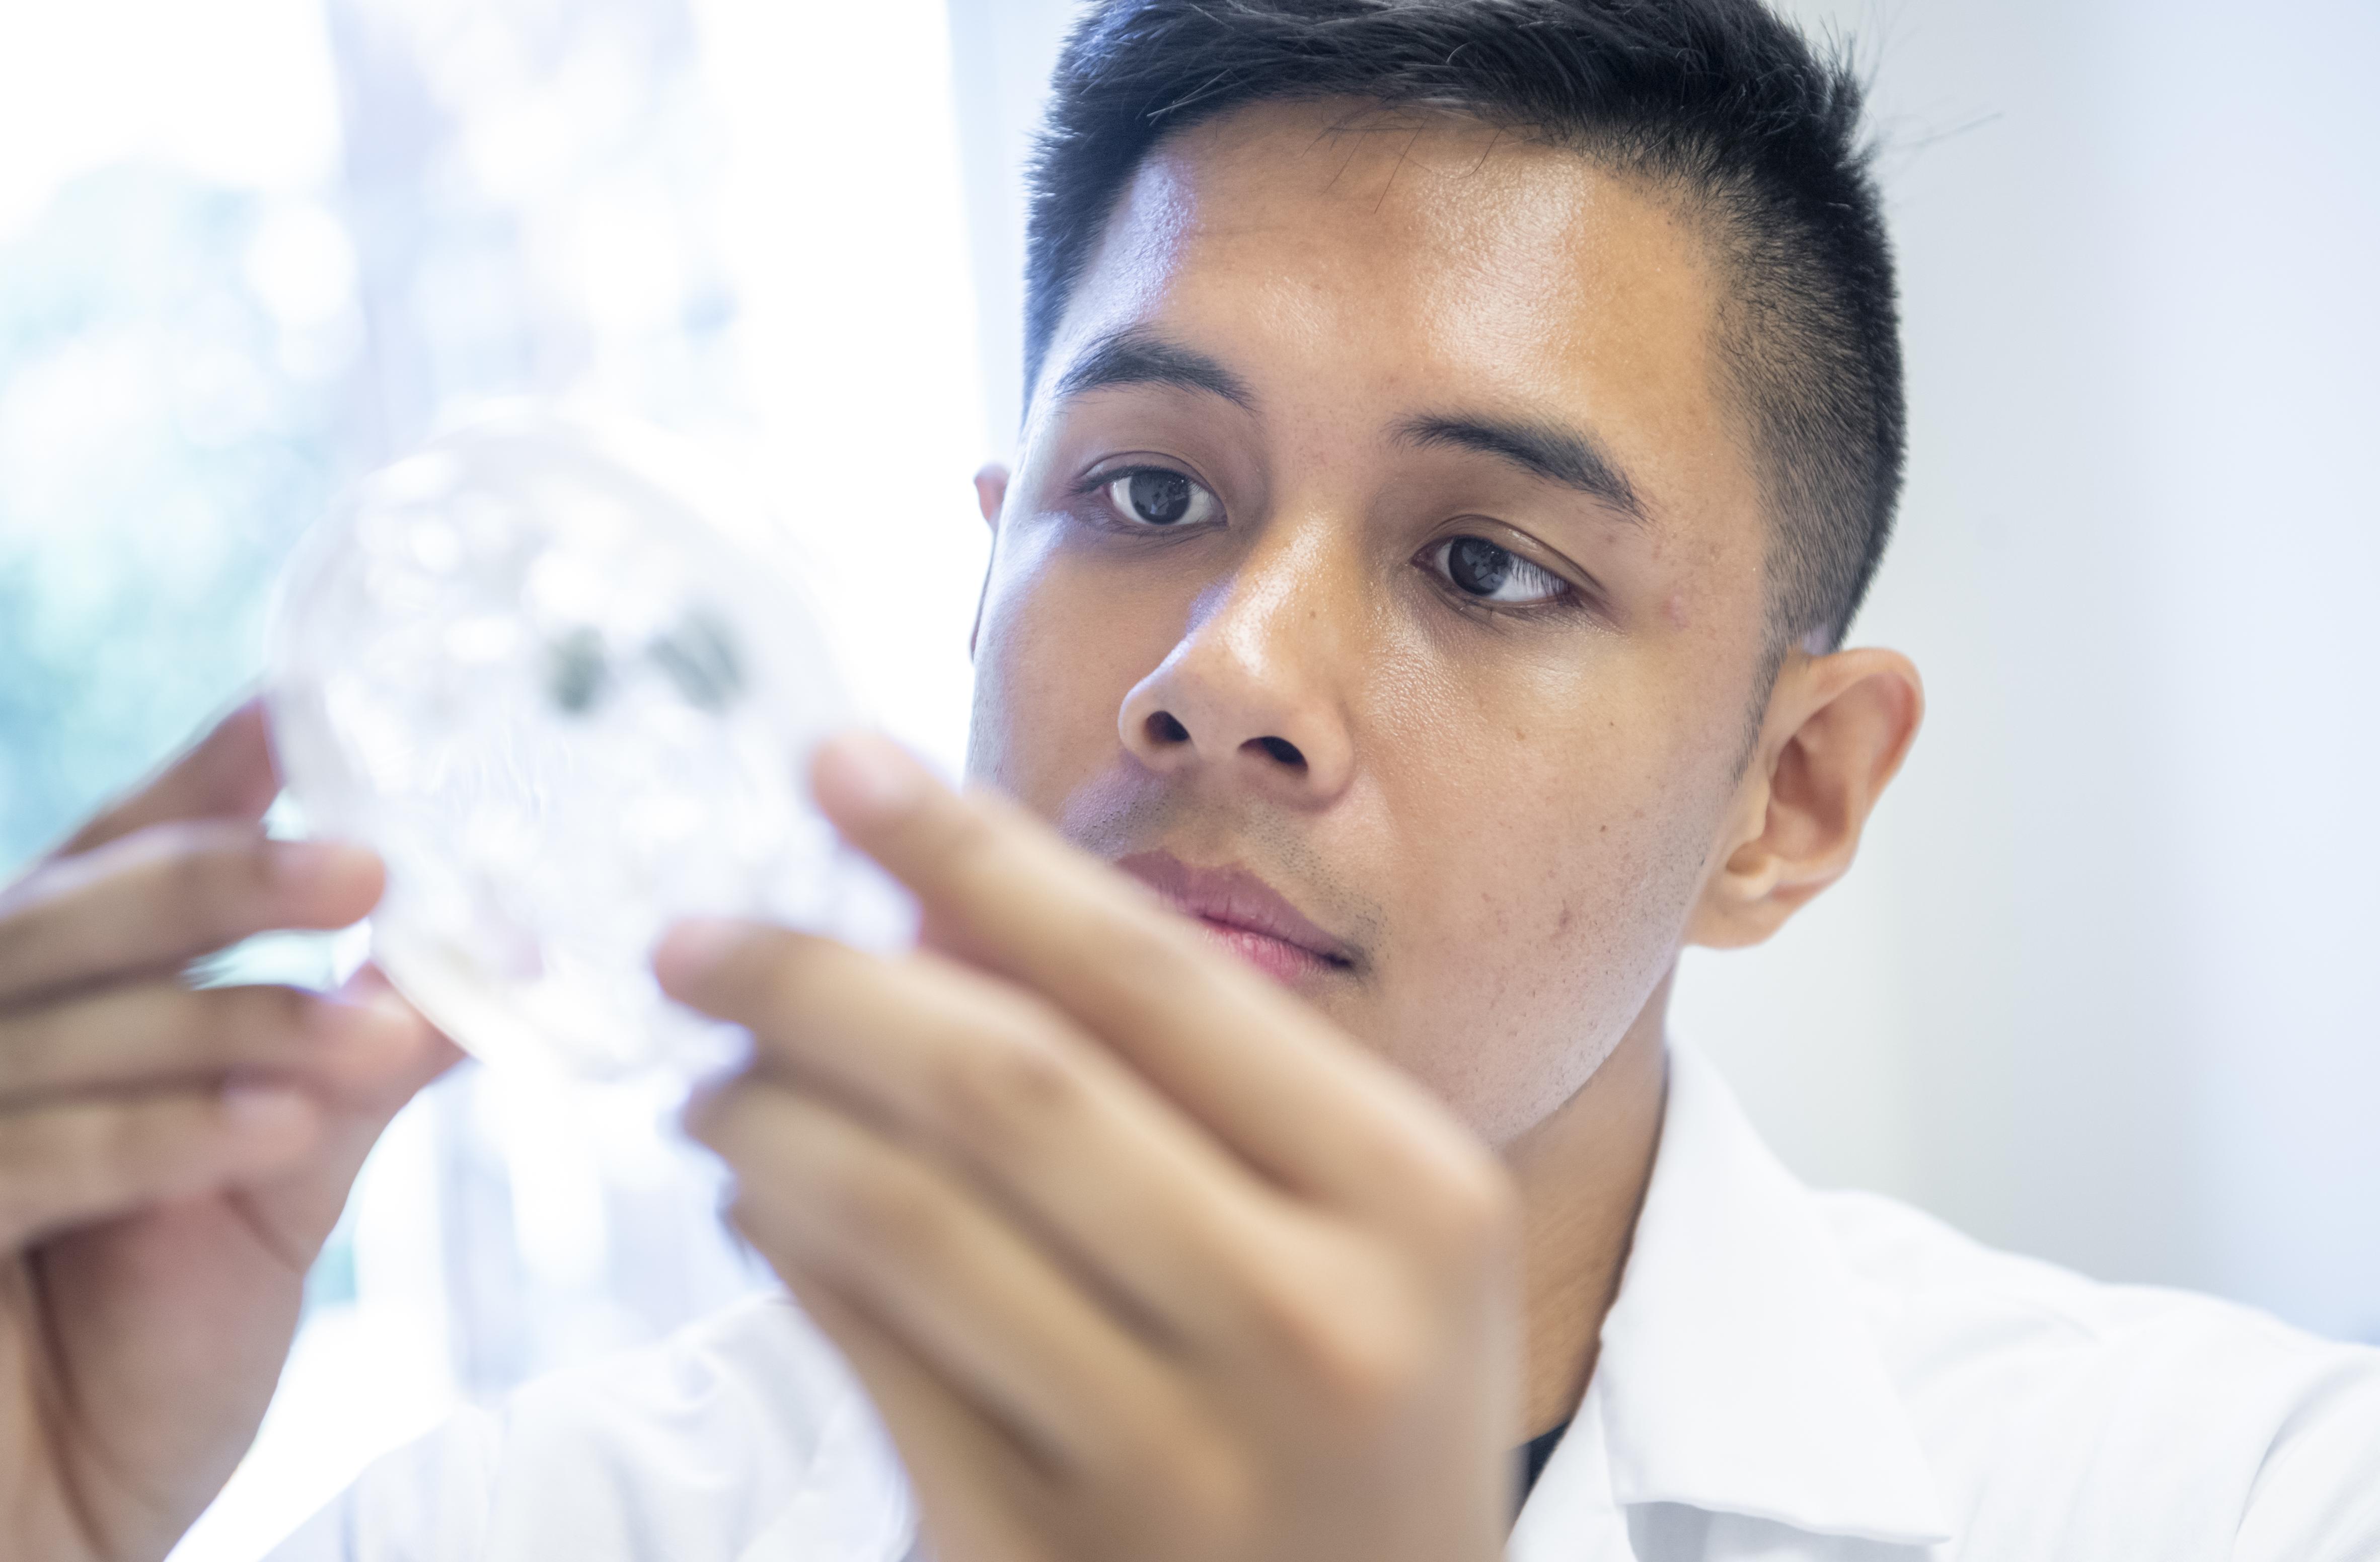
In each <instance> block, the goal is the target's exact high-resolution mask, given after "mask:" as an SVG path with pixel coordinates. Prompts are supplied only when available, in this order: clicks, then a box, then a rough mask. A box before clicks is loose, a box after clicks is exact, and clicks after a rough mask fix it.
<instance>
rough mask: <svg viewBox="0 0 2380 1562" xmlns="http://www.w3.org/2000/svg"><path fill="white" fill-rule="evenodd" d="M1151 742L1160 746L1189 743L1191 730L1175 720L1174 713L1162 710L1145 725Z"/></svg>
mask: <svg viewBox="0 0 2380 1562" xmlns="http://www.w3.org/2000/svg"><path fill="white" fill-rule="evenodd" d="M1145 725H1146V727H1147V731H1148V736H1149V741H1151V742H1152V743H1160V744H1175V743H1188V742H1189V741H1190V729H1189V728H1187V727H1185V726H1184V725H1183V724H1182V723H1181V722H1179V721H1177V720H1174V719H1173V712H1172V711H1170V710H1160V711H1159V712H1157V713H1156V714H1155V715H1153V716H1151V717H1150V718H1149V719H1148V720H1147V722H1146V723H1145Z"/></svg>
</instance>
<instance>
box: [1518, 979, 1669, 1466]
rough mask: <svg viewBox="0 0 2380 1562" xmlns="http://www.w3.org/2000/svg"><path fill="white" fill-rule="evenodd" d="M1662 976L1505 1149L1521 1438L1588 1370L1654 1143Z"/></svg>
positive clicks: (1566, 1406)
mask: <svg viewBox="0 0 2380 1562" xmlns="http://www.w3.org/2000/svg"><path fill="white" fill-rule="evenodd" d="M1669 1008H1670V977H1668V976H1664V977H1662V978H1661V985H1660V986H1659V987H1657V988H1656V989H1655V990H1654V993H1653V996H1652V997H1651V999H1648V1000H1647V1001H1646V1002H1645V1008H1644V1011H1643V1012H1641V1013H1640V1014H1638V1015H1637V1017H1636V1021H1635V1023H1633V1024H1632V1025H1630V1026H1629V1027H1628V1034H1627V1035H1624V1036H1622V1037H1621V1041H1620V1045H1619V1046H1618V1047H1614V1048H1613V1049H1612V1052H1611V1056H1610V1057H1609V1058H1607V1059H1604V1061H1603V1066H1602V1067H1600V1068H1598V1069H1597V1070H1596V1071H1595V1073H1594V1075H1593V1077H1591V1078H1590V1079H1588V1081H1587V1082H1586V1083H1585V1084H1583V1085H1581V1086H1580V1087H1579V1089H1578V1092H1577V1094H1576V1095H1573V1096H1572V1097H1571V1098H1570V1099H1569V1100H1567V1101H1565V1102H1563V1103H1562V1104H1561V1105H1560V1107H1559V1108H1555V1110H1554V1111H1553V1113H1552V1114H1551V1115H1550V1116H1548V1117H1547V1118H1546V1119H1545V1120H1543V1121H1542V1122H1539V1123H1538V1124H1537V1125H1536V1127H1534V1128H1532V1129H1530V1130H1529V1131H1528V1132H1526V1133H1525V1134H1524V1135H1522V1136H1521V1137H1520V1138H1519V1139H1518V1140H1516V1141H1514V1142H1513V1143H1512V1144H1510V1145H1509V1146H1507V1148H1506V1151H1505V1163H1506V1165H1507V1166H1509V1167H1510V1168H1511V1169H1512V1175H1513V1177H1514V1179H1515V1180H1516V1181H1518V1182H1519V1183H1520V1188H1521V1206H1522V1221H1523V1227H1522V1242H1523V1250H1522V1262H1523V1276H1522V1279H1523V1285H1524V1305H1525V1308H1526V1314H1525V1316H1524V1322H1523V1327H1524V1338H1525V1341H1526V1350H1527V1355H1526V1357H1525V1359H1524V1362H1523V1372H1524V1376H1523V1380H1522V1382H1523V1389H1524V1393H1523V1402H1524V1408H1525V1410H1526V1415H1525V1418H1524V1423H1523V1425H1522V1427H1521V1429H1520V1431H1521V1440H1525V1439H1526V1438H1529V1437H1534V1436H1536V1435H1538V1434H1540V1433H1543V1432H1547V1431H1550V1430H1551V1429H1552V1428H1554V1427H1556V1426H1559V1425H1560V1424H1561V1423H1562V1422H1564V1421H1566V1420H1568V1419H1569V1418H1570V1417H1571V1416H1572V1415H1573V1413H1575V1412H1576V1411H1577V1410H1578V1402H1579V1399H1580V1397H1581V1396H1583V1395H1584V1394H1585V1392H1586V1383H1587V1379H1588V1378H1589V1377H1591V1376H1592V1375H1593V1374H1594V1372H1595V1354H1596V1346H1597V1341H1598V1339H1599V1338H1600V1337H1601V1335H1602V1332H1603V1315H1604V1314H1606V1313H1608V1312H1609V1311H1610V1310H1611V1301H1612V1298H1613V1297H1614V1296H1616V1295H1618V1294H1619V1290H1620V1272H1621V1268H1622V1267H1623V1266H1624V1265H1626V1264H1627V1261H1628V1243H1629V1240H1630V1238H1631V1237H1632V1236H1633V1233H1634V1231H1635V1229H1636V1213H1637V1211H1638V1210H1639V1209H1640V1208H1641V1207H1642V1206H1643V1205H1644V1203H1645V1182H1646V1181H1647V1180H1649V1179H1650V1178H1651V1176H1652V1174H1653V1153H1654V1151H1655V1150H1656V1149H1657V1148H1658V1145H1659V1143H1660V1137H1661V1107H1662V1102H1663V1100H1664V1098H1665V1096H1666V1095H1667V1086H1668V1080H1669V1064H1668V1059H1667V1055H1666V1053H1665V1052H1664V1050H1663V1047H1662V1042H1661V1037H1662V1029H1663V1024H1664V1022H1665V1021H1666V1020H1667V1018H1668V1014H1669Z"/></svg>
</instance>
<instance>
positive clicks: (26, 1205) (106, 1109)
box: [0, 1085, 322, 1249]
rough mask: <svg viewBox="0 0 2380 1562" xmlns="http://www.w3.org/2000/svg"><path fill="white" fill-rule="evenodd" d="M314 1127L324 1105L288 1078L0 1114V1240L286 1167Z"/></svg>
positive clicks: (29, 1237)
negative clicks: (280, 1081)
mask: <svg viewBox="0 0 2380 1562" xmlns="http://www.w3.org/2000/svg"><path fill="white" fill-rule="evenodd" d="M321 1132H322V1108H320V1107H319V1106H318V1105H317V1104H316V1103H315V1102H313V1101H311V1100H310V1099H309V1098H308V1097H307V1096H304V1095H303V1094H302V1093H300V1092H298V1091H297V1090H296V1089H293V1088H291V1087H289V1086H286V1085H261V1086H256V1085H237V1086H233V1087H231V1088H229V1089H225V1090H220V1091H180V1092H176V1093H174V1094H171V1095H163V1096H146V1097H142V1098H140V1099H136V1100H131V1101H106V1102H90V1101H74V1102H67V1103H64V1104H60V1105H56V1106H49V1107H42V1108H34V1109H32V1110H29V1111H19V1112H11V1113H8V1114H6V1115H5V1116H0V1249H14V1248H18V1247H21V1246H23V1245H25V1244H26V1243H28V1242H30V1241H33V1240H34V1239H36V1238H39V1237H42V1236H44V1235H47V1234H48V1233H50V1232H53V1231H56V1230H60V1229H67V1228H70V1227H76V1226H83V1225H89V1224H91V1223H92V1222H94V1221H98V1220H103V1219H106V1218H108V1217H113V1216H117V1215H122V1214H125V1213H127V1212H128V1211H130V1210H133V1209H137V1208H140V1207H142V1206H144V1205H152V1204H159V1203H163V1202H165V1201H167V1200H173V1199H182V1198H188V1197H191V1196H193V1195H195V1194H199V1193H207V1192H210V1191H212V1190H213V1189H216V1188H219V1187H222V1186H224V1185H225V1184H226V1183H230V1182H234V1181H238V1180H240V1179H242V1178H244V1177H251V1176H255V1175H258V1174H260V1173H262V1172H264V1171H267V1170H269V1169H272V1168H277V1167H281V1166H285V1165H287V1164H289V1163H290V1162H292V1161H294V1160H296V1159H297V1157H299V1156H302V1155H304V1154H305V1152H306V1151H307V1150H308V1149H310V1147H312V1145H313V1144H315V1143H316V1141H317V1137H318V1135H319V1134H320V1133H321Z"/></svg>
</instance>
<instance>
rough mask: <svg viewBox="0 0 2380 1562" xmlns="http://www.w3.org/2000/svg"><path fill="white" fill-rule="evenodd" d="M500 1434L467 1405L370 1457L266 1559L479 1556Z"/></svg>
mask: <svg viewBox="0 0 2380 1562" xmlns="http://www.w3.org/2000/svg"><path fill="white" fill-rule="evenodd" d="M500 1445H501V1435H500V1432H499V1428H498V1423H497V1421H496V1418H495V1417H493V1416H492V1415H490V1414H488V1413H487V1412H486V1411H478V1410H466V1411H462V1412H461V1413H459V1414H457V1415H456V1416H455V1417H454V1419H453V1420H451V1421H449V1422H448V1423H446V1424H445V1425H444V1426H442V1427H440V1428H439V1429H438V1430H437V1431H435V1432H432V1433H431V1434H430V1435H428V1436H426V1437H422V1438H420V1439H419V1440H418V1441H415V1442H412V1443H409V1444H407V1445H406V1446H405V1447H401V1448H398V1449H396V1450H395V1451H394V1452H392V1453H389V1454H386V1455H384V1456H383V1457H382V1458H381V1459H377V1460H375V1461H374V1462H373V1463H372V1464H371V1465H370V1467H369V1468H368V1469H366V1470H365V1471H364V1472H363V1473H362V1474H361V1475H359V1476H358V1477H357V1478H356V1483H355V1484H353V1485H352V1486H349V1487H348V1488H347V1489H346V1491H344V1492H342V1493H340V1494H339V1495H338V1496H337V1498H336V1499H334V1501H333V1502H332V1503H331V1504H330V1505H329V1506H328V1507H326V1508H323V1509H322V1511H321V1512H319V1513H317V1514H315V1515H314V1517H312V1518H311V1519H309V1520H306V1522H305V1523H304V1524H302V1525H300V1526H298V1528H297V1531H296V1532H294V1533H293V1534H291V1535H290V1536H289V1538H288V1539H287V1540H285V1541H283V1542H282V1543H281V1544H279V1545H277V1546H275V1547H273V1551H272V1554H271V1555H270V1556H268V1557H267V1558H266V1562H448V1559H452V1562H471V1559H475V1558H478V1557H481V1556H485V1555H486V1553H487V1544H488V1516H489V1513H490V1511H491V1509H492V1506H493V1503H494V1498H495V1474H496V1464H497V1460H498V1458H499V1455H500Z"/></svg>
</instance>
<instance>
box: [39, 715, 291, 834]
mask: <svg viewBox="0 0 2380 1562" xmlns="http://www.w3.org/2000/svg"><path fill="white" fill-rule="evenodd" d="M280 790H281V776H280V773H279V771H277V770H276V769H274V768H273V742H272V737H271V733H270V731H269V729H268V726H267V723H266V720H265V714H264V702H263V701H262V700H261V699H257V698H250V699H249V700H248V701H246V702H245V703H244V704H242V705H241V706H240V707H239V708H237V709H236V710H234V711H233V712H232V713H231V714H230V715H228V716H225V718H224V719H223V720H220V721H218V722H216V723H215V725H214V727H213V728H212V730H211V731H209V732H208V733H207V734H206V735H205V736H204V737H202V738H200V740H199V741H198V742H197V743H195V744H193V745H190V747H189V748H188V749H187V750H186V751H184V752H183V753H182V754H181V755H180V756H178V757H176V758H175V759H174V760H172V761H171V762H170V763H168V764H167V765H166V767H165V768H164V769H163V770H161V771H159V772H158V773H157V775H156V776H155V777H153V778H152V780H151V781H149V782H148V783H147V784H146V785H144V786H142V787H141V788H140V790H139V791H137V792H135V793H132V794H131V795H130V796H128V797H125V798H123V799H121V800H119V801H118V802H116V803H115V804H113V805H110V806H108V807H107V808H105V809H103V810H102V811H101V812H100V813H99V814H98V815H97V816H96V817H93V818H92V819H91V822H89V823H88V824H86V825H84V826H83V827H82V829H80V830H79V831H78V832H76V834H75V836H74V838H73V839H72V840H70V841H68V842H67V843H66V844H65V845H64V846H62V847H60V848H59V851H58V854H59V855H61V856H72V855H74V854H77V853H79V852H88V851H90V850H91V849H92V848H93V847H97V846H104V845H106V844H107V843H108V842H111V841H114V840H116V839H118V838H120V837H123V836H127V835H129V834H131V833H132V832H133V831H135V830H138V829H148V828H149V827H150V826H151V825H153V824H164V823H165V822H167V821H168V820H174V819H256V818H261V817H263V814H264V810H265V809H266V808H268V807H270V806H272V805H273V795H274V794H275V793H278V792H279V791H280Z"/></svg>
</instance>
